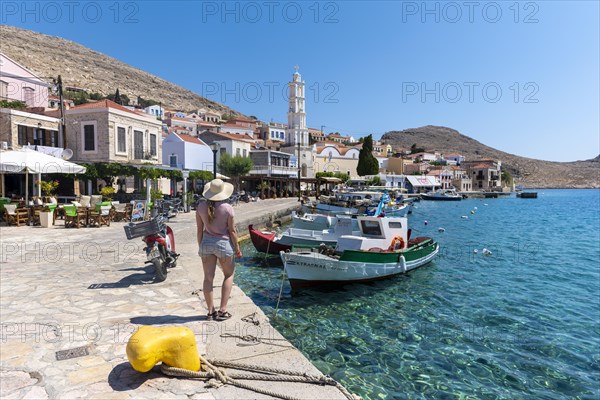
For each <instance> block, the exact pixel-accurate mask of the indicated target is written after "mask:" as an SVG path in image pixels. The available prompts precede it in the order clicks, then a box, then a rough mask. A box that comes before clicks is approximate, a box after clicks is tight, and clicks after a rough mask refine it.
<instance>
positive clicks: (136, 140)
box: [133, 131, 144, 160]
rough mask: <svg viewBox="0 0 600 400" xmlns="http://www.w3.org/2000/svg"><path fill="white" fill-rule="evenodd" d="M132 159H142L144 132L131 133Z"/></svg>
mask: <svg viewBox="0 0 600 400" xmlns="http://www.w3.org/2000/svg"><path fill="white" fill-rule="evenodd" d="M133 158H135V159H136V160H143V159H144V132H142V131H133Z"/></svg>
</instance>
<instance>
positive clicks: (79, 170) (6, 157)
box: [0, 149, 85, 174]
mask: <svg viewBox="0 0 600 400" xmlns="http://www.w3.org/2000/svg"><path fill="white" fill-rule="evenodd" d="M0 172H2V173H8V174H19V173H30V174H83V173H85V167H83V166H81V165H79V164H75V163H72V162H70V161H67V160H63V159H62V158H58V157H53V156H50V155H48V154H44V153H40V152H39V151H35V150H29V149H23V150H8V151H2V152H0Z"/></svg>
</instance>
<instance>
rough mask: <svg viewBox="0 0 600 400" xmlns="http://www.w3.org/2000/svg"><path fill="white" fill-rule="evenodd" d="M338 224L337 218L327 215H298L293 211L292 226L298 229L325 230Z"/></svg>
mask: <svg viewBox="0 0 600 400" xmlns="http://www.w3.org/2000/svg"><path fill="white" fill-rule="evenodd" d="M336 222H337V220H336V218H335V217H334V216H331V215H325V214H309V213H307V214H302V215H300V214H298V213H297V212H296V211H292V226H293V227H294V228H298V229H312V230H323V229H329V228H331V227H332V226H333V225H334V224H335V223H336Z"/></svg>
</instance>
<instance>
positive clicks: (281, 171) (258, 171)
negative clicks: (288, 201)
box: [248, 165, 298, 176]
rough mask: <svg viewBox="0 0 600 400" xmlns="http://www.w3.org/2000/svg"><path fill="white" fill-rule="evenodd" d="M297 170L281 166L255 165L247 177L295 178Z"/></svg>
mask: <svg viewBox="0 0 600 400" xmlns="http://www.w3.org/2000/svg"><path fill="white" fill-rule="evenodd" d="M297 174H298V168H296V167H288V166H283V165H255V166H254V168H252V170H251V171H250V172H249V174H248V175H267V176H272V175H287V176H296V175H297Z"/></svg>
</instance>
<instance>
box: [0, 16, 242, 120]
mask: <svg viewBox="0 0 600 400" xmlns="http://www.w3.org/2000/svg"><path fill="white" fill-rule="evenodd" d="M0 51H2V52H3V53H4V54H6V55H7V56H9V57H10V58H12V59H13V60H15V61H16V62H18V63H19V64H21V65H23V66H25V67H27V68H28V69H30V70H31V71H33V72H34V73H36V74H37V75H39V76H40V77H42V78H44V79H46V78H47V77H56V76H58V75H59V74H60V75H61V76H62V78H63V82H64V83H65V85H68V86H75V87H80V88H84V89H86V90H87V91H89V92H97V93H100V94H102V95H108V94H114V92H115V90H116V88H119V91H120V93H121V94H125V95H127V96H128V97H129V98H130V99H136V98H137V96H141V97H142V98H144V99H152V100H156V101H162V104H163V106H164V107H166V108H173V109H177V110H184V111H193V110H198V109H199V108H201V107H205V108H210V109H213V110H215V111H218V112H220V113H227V114H233V115H241V114H240V113H238V112H236V111H234V110H231V109H230V108H229V107H226V106H224V105H222V104H219V103H216V102H214V101H211V100H208V99H206V98H204V97H201V96H199V95H197V94H195V93H193V92H191V91H189V90H187V89H184V88H182V87H181V86H177V85H175V84H173V83H170V82H167V81H165V80H164V79H161V78H159V77H157V76H154V75H152V74H149V73H147V72H144V71H142V70H140V69H137V68H133V67H131V66H129V65H127V64H124V63H122V62H121V61H119V60H116V59H114V58H112V57H108V56H106V55H104V54H101V53H98V52H96V51H94V50H91V49H88V48H87V47H84V46H82V45H80V44H77V43H74V42H71V41H69V40H65V39H62V38H59V37H54V36H48V35H43V34H41V33H37V32H33V31H29V30H25V29H20V28H16V27H12V26H8V25H0Z"/></svg>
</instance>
